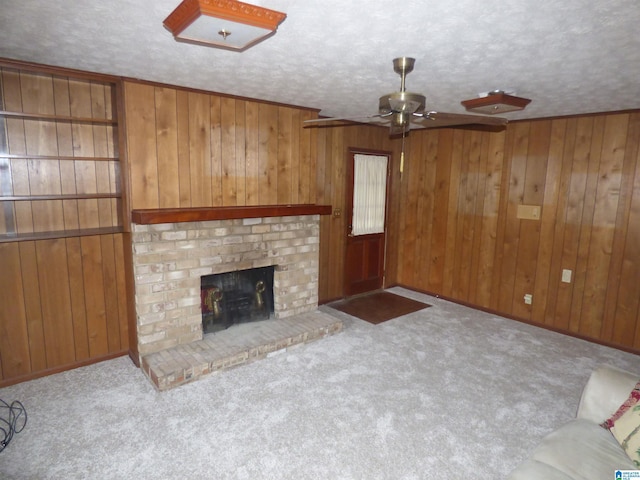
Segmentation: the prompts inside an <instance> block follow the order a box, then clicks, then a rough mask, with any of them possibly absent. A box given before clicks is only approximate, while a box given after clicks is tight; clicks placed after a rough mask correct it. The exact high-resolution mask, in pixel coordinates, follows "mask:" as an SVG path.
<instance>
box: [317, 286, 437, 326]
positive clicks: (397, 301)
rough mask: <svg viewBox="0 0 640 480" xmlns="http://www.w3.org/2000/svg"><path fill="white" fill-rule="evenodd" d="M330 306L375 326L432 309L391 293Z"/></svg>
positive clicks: (361, 297)
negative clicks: (425, 309)
mask: <svg viewBox="0 0 640 480" xmlns="http://www.w3.org/2000/svg"><path fill="white" fill-rule="evenodd" d="M329 306H330V307H331V308H334V309H336V310H340V311H341V312H344V313H348V314H349V315H353V316H354V317H358V318H359V319H361V320H365V321H367V322H369V323H373V324H375V325H377V324H378V323H382V322H386V321H387V320H391V319H393V318H398V317H401V316H402V315H408V314H409V313H413V312H417V311H418V310H422V309H423V308H428V307H430V305H427V304H426V303H423V302H418V301H417V300H412V299H411V298H407V297H403V296H402V295H396V294H395V293H391V292H373V293H368V294H365V295H359V296H357V297H352V298H348V299H346V300H340V301H338V302H335V303H332V304H330V305H329Z"/></svg>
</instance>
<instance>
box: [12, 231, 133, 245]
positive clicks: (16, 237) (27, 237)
mask: <svg viewBox="0 0 640 480" xmlns="http://www.w3.org/2000/svg"><path fill="white" fill-rule="evenodd" d="M122 232H123V228H122V227H104V228H83V229H80V230H56V231H51V232H31V233H5V234H0V243H7V242H29V241H33V240H50V239H53V238H71V237H90V236H96V235H110V234H112V233H122Z"/></svg>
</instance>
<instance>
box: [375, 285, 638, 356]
mask: <svg viewBox="0 0 640 480" xmlns="http://www.w3.org/2000/svg"><path fill="white" fill-rule="evenodd" d="M391 287H401V288H406V289H407V290H412V291H414V292H417V293H424V294H425V295H431V296H432V297H436V298H441V299H442V300H446V301H448V302H452V303H456V304H458V305H462V306H465V307H469V308H473V309H474V310H479V311H481V312H486V313H490V314H492V315H498V316H500V317H504V318H508V319H509V320H515V321H516V322H520V323H526V324H527V325H532V326H534V327H540V328H544V329H545V330H549V331H552V332H556V333H561V334H563V335H568V336H570V337H574V338H579V339H580V340H585V341H587V342H591V343H596V344H598V345H603V346H605V347H610V348H615V349H616V350H621V351H623V352H627V353H632V354H634V355H640V350H638V349H636V348H632V347H628V346H626V345H620V344H618V343H614V342H608V341H605V340H601V339H599V338H594V337H588V336H586V335H581V334H579V333H576V332H571V331H569V330H564V329H561V328H557V327H553V326H551V325H545V324H543V323H537V322H534V321H531V320H528V319H526V318H519V317H516V316H514V315H509V314H506V313H503V312H499V311H497V310H493V309H491V308H486V307H482V306H480V305H474V304H472V303H469V302H465V301H463V300H458V299H455V298H451V297H447V296H445V295H440V294H438V293H433V292H429V291H427V290H421V289H417V288H413V287H408V286H406V285H402V284H394V285H388V286H385V288H391Z"/></svg>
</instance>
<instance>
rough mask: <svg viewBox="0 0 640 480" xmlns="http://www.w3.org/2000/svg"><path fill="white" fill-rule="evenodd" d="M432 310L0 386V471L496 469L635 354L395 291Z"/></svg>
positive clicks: (257, 473)
mask: <svg viewBox="0 0 640 480" xmlns="http://www.w3.org/2000/svg"><path fill="white" fill-rule="evenodd" d="M392 292H393V293H396V294H398V295H402V296H406V297H409V298H412V299H414V300H417V301H420V302H425V303H429V304H431V305H432V307H431V308H428V309H425V310H420V311H418V312H414V313H411V314H409V315H404V316H402V317H399V318H396V319H394V320H389V321H387V322H384V323H382V324H380V325H372V324H370V323H367V322H365V321H362V320H359V319H357V318H355V317H352V316H349V315H347V314H344V313H342V312H338V311H337V310H334V309H330V308H328V307H322V309H323V310H324V311H326V312H330V313H331V314H332V315H336V316H338V317H339V318H342V319H343V320H344V322H345V329H344V331H343V332H342V333H340V334H337V335H334V336H332V337H329V338H326V339H323V340H320V341H318V342H315V343H311V344H308V345H305V346H302V347H299V348H297V349H294V350H290V351H287V352H283V353H281V354H278V355H274V356H271V357H269V358H267V359H265V360H262V361H259V362H255V363H252V364H250V365H246V366H242V367H239V368H236V369H233V370H229V371H226V372H223V373H221V374H218V375H212V376H209V377H206V378H205V379H203V380H200V381H197V382H194V383H192V384H188V385H184V386H181V387H179V388H176V389H173V390H170V391H167V392H162V393H159V392H157V391H156V390H154V388H153V387H152V385H151V383H150V382H149V381H148V380H147V379H146V378H145V377H144V375H143V374H142V373H141V372H140V371H139V370H137V369H136V368H135V367H134V366H133V364H132V363H131V362H130V361H129V359H128V358H119V359H115V360H111V361H107V362H102V363H100V364H96V365H92V366H89V367H84V368H81V369H77V370H74V371H69V372H64V373H61V374H57V375H52V376H49V377H45V378H41V379H38V380H34V381H31V382H25V383H22V384H19V385H14V386H11V387H7V388H4V389H0V398H1V399H3V400H5V401H7V402H11V401H12V400H15V399H17V400H21V401H22V402H23V403H24V406H25V407H26V409H27V412H28V414H29V420H28V424H27V426H26V428H25V429H24V430H23V431H22V432H21V433H19V434H17V435H16V436H15V437H14V439H13V441H12V442H11V443H10V444H9V446H8V447H7V448H6V449H5V450H4V451H3V452H2V453H0V478H2V479H65V480H66V479H87V478H92V479H93V478H99V479H183V478H189V479H252V480H261V479H292V480H306V479H319V480H326V479H332V480H333V479H345V480H348V479H353V480H361V479H367V480H371V479H373V480H375V479H394V480H396V479H416V480H417V479H441V478H455V479H462V478H473V479H476V480H495V479H498V478H503V477H504V476H505V475H506V474H507V473H508V472H509V471H510V470H511V469H513V468H514V467H515V465H516V464H517V463H519V462H520V461H521V460H522V459H523V458H524V457H525V456H526V455H527V454H528V453H529V452H530V450H531V449H532V448H533V447H534V446H535V445H536V444H537V443H538V442H539V441H540V439H541V438H542V437H543V436H544V435H545V434H547V433H549V432H550V431H552V430H553V429H554V428H555V427H556V426H558V425H559V424H561V423H564V422H566V421H568V420H569V419H570V418H572V417H573V416H574V415H575V410H576V407H577V404H578V400H579V398H580V393H581V391H582V388H583V386H584V384H585V382H586V381H587V379H588V377H589V374H590V373H591V371H592V370H593V368H595V367H596V366H597V365H599V364H602V363H608V364H612V365H617V366H619V367H621V368H624V369H627V370H632V371H637V372H640V357H638V356H635V355H631V354H628V353H625V352H621V351H619V350H614V349H611V348H607V347H603V346H600V345H596V344H593V343H589V342H585V341H582V340H578V339H575V338H571V337H568V336H563V335H560V334H556V333H553V332H549V331H546V330H542V329H539V328H536V327H532V326H529V325H525V324H521V323H518V322H514V321H511V320H507V319H504V318H500V317H497V316H494V315H489V314H486V313H482V312H477V311H474V310H471V309H469V308H465V307H462V306H459V305H455V304H451V303H448V302H446V301H443V300H440V299H437V298H433V297H428V296H425V295H421V294H417V293H414V292H411V291H408V290H403V289H399V288H394V289H392Z"/></svg>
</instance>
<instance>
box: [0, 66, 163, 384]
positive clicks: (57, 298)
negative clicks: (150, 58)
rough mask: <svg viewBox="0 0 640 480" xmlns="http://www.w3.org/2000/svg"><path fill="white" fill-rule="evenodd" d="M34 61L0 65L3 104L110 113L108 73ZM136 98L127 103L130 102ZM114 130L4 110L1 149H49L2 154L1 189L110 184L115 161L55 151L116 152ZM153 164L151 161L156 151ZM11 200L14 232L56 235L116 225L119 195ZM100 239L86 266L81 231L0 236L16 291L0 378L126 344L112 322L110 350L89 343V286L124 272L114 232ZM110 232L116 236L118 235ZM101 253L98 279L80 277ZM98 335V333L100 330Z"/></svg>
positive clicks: (58, 189)
mask: <svg viewBox="0 0 640 480" xmlns="http://www.w3.org/2000/svg"><path fill="white" fill-rule="evenodd" d="M36 70H37V69H33V70H32V69H31V68H29V69H24V70H23V69H21V70H19V71H18V70H14V69H6V68H1V69H0V75H1V78H2V84H1V87H2V96H1V99H2V101H1V103H2V108H3V109H7V110H10V111H15V112H21V111H24V112H26V113H40V114H47V115H59V116H76V117H86V118H100V119H104V118H113V117H114V116H115V112H114V104H115V102H114V97H113V94H112V90H113V89H114V88H115V87H114V85H113V84H112V83H111V82H110V81H109V80H105V81H101V80H99V79H95V80H88V79H78V78H71V77H68V76H66V75H64V74H61V75H52V74H51V73H49V72H46V73H39V72H37V71H36ZM134 97H135V95H134ZM135 107H136V104H135V103H134V108H133V109H134V110H135ZM152 107H153V108H151V109H149V111H153V112H154V115H155V107H154V106H153V105H152ZM133 123H134V125H135V122H133ZM142 132H144V130H142ZM152 132H154V133H153V134H152V135H150V137H152V143H155V129H154V130H152ZM138 133H139V132H138ZM117 135H118V132H117V131H116V129H115V127H113V126H111V125H104V124H91V123H90V122H85V121H82V122H75V121H72V122H69V121H54V120H37V119H11V122H9V123H7V124H6V129H5V130H4V135H3V136H2V139H3V140H2V148H3V149H4V150H5V151H6V152H7V153H11V154H14V155H27V156H28V155H33V156H34V157H35V156H38V155H44V156H48V157H51V158H46V159H45V158H29V157H27V158H13V159H10V160H9V161H8V162H6V165H7V167H8V173H9V177H8V180H9V182H10V191H6V192H5V191H4V187H3V192H2V193H3V194H15V195H60V194H76V193H79V194H85V193H87V194H94V193H117V192H118V191H119V190H120V182H121V179H120V171H119V164H118V162H117V161H115V160H112V161H95V162H94V161H89V160H81V159H78V160H69V159H59V158H58V156H62V157H73V156H77V157H78V156H82V157H92V156H97V157H115V156H117V155H118V151H117V145H116V142H115V141H114V138H117ZM134 143H135V142H134ZM134 148H135V146H134ZM151 164H152V165H154V167H155V168H157V164H156V162H155V160H154V162H152V163H151ZM163 168H165V167H163ZM3 175H4V173H3ZM155 193H156V194H157V189H156V192H155ZM15 203H16V204H17V205H19V206H18V208H17V209H16V210H15V219H16V226H17V228H16V229H15V230H18V232H20V233H31V232H34V233H46V234H47V235H52V236H55V232H56V231H65V230H67V231H68V230H76V229H81V228H93V227H99V226H105V227H111V226H119V225H122V216H121V215H122V214H121V211H120V210H121V202H120V200H116V199H98V200H96V199H87V200H84V199H83V200H56V199H51V200H46V201H42V200H36V201H31V202H28V201H20V202H15ZM5 220H6V219H5ZM12 222H13V220H12ZM95 238H98V239H100V238H101V237H95ZM105 238H106V239H108V240H109V241H110V245H111V251H109V250H108V249H106V248H105V249H104V251H102V250H101V249H99V248H98V249H95V250H94V252H93V254H92V255H91V257H92V263H91V264H89V265H86V264H84V263H83V261H84V259H83V257H82V249H81V241H80V237H70V238H63V237H61V238H50V239H42V240H36V241H17V242H15V243H1V244H0V264H1V265H2V266H3V269H2V280H1V281H0V283H3V285H0V289H1V290H2V291H3V292H4V293H5V294H6V295H9V296H10V297H11V298H13V299H14V300H15V301H12V302H4V303H3V305H2V306H0V317H1V318H0V330H2V333H0V335H1V336H2V338H3V339H4V338H10V339H11V345H10V346H7V345H4V344H2V345H0V357H1V358H0V369H1V373H2V375H1V377H0V380H1V381H2V382H13V381H16V379H20V378H31V377H33V376H34V375H40V374H42V373H43V372H46V371H48V370H50V369H60V368H69V367H71V366H73V365H77V364H78V362H85V361H87V360H91V359H92V358H95V357H96V356H98V357H99V356H102V355H104V354H109V353H114V352H120V351H121V350H122V349H123V348H126V347H127V342H128V339H127V338H126V337H125V342H124V343H121V342H120V336H121V334H120V332H119V330H118V331H117V335H116V336H117V342H114V343H113V345H111V346H112V347H113V349H112V350H108V349H106V350H100V349H98V350H96V351H95V352H97V354H95V352H94V355H93V357H92V354H91V352H89V342H88V340H87V334H88V327H87V325H88V323H91V321H92V320H93V319H92V318H91V313H92V310H91V301H92V299H93V297H91V295H95V294H96V287H97V289H98V290H106V291H107V293H108V294H109V293H110V288H112V287H110V286H109V285H110V284H113V285H114V287H113V288H115V285H117V284H120V285H124V276H123V275H122V273H121V272H120V271H119V270H118V268H117V265H116V262H117V261H120V263H123V262H124V258H123V257H122V255H120V257H119V259H118V260H116V256H115V244H114V240H115V238H116V236H113V235H112V236H106V237H105ZM117 238H118V241H119V242H120V244H121V243H122V236H121V235H118V236H117ZM18 240H20V239H18ZM102 240H103V241H104V240H105V239H102ZM116 243H117V242H116ZM106 245H109V242H107V244H105V246H106ZM120 251H122V245H120ZM103 257H105V258H106V259H107V262H108V264H109V265H110V269H109V270H108V271H106V272H105V273H104V278H105V280H106V281H105V282H104V284H103V285H95V284H94V285H87V284H86V283H85V281H84V280H85V278H84V277H85V275H87V272H91V271H95V272H98V274H100V275H101V274H102V273H101V272H103V271H102V270H95V269H93V267H95V266H96V265H104V264H105V263H104V261H103ZM88 275H91V273H89V274H88ZM122 292H123V293H122V295H113V294H110V295H109V297H108V300H109V303H110V307H112V308H113V312H112V313H110V315H109V319H110V320H111V321H112V322H114V323H115V324H116V325H117V326H118V327H119V325H120V323H121V322H122V323H124V324H125V325H126V322H127V318H126V315H124V316H122V315H121V314H120V311H121V310H122V311H123V312H124V311H126V295H127V292H126V289H123V290H122ZM97 293H98V294H99V293H100V292H97ZM87 298H88V299H89V300H87ZM125 330H126V328H125ZM102 337H104V341H105V342H106V341H107V335H106V332H105V334H104V335H102ZM0 343H2V342H1V341H0Z"/></svg>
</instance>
